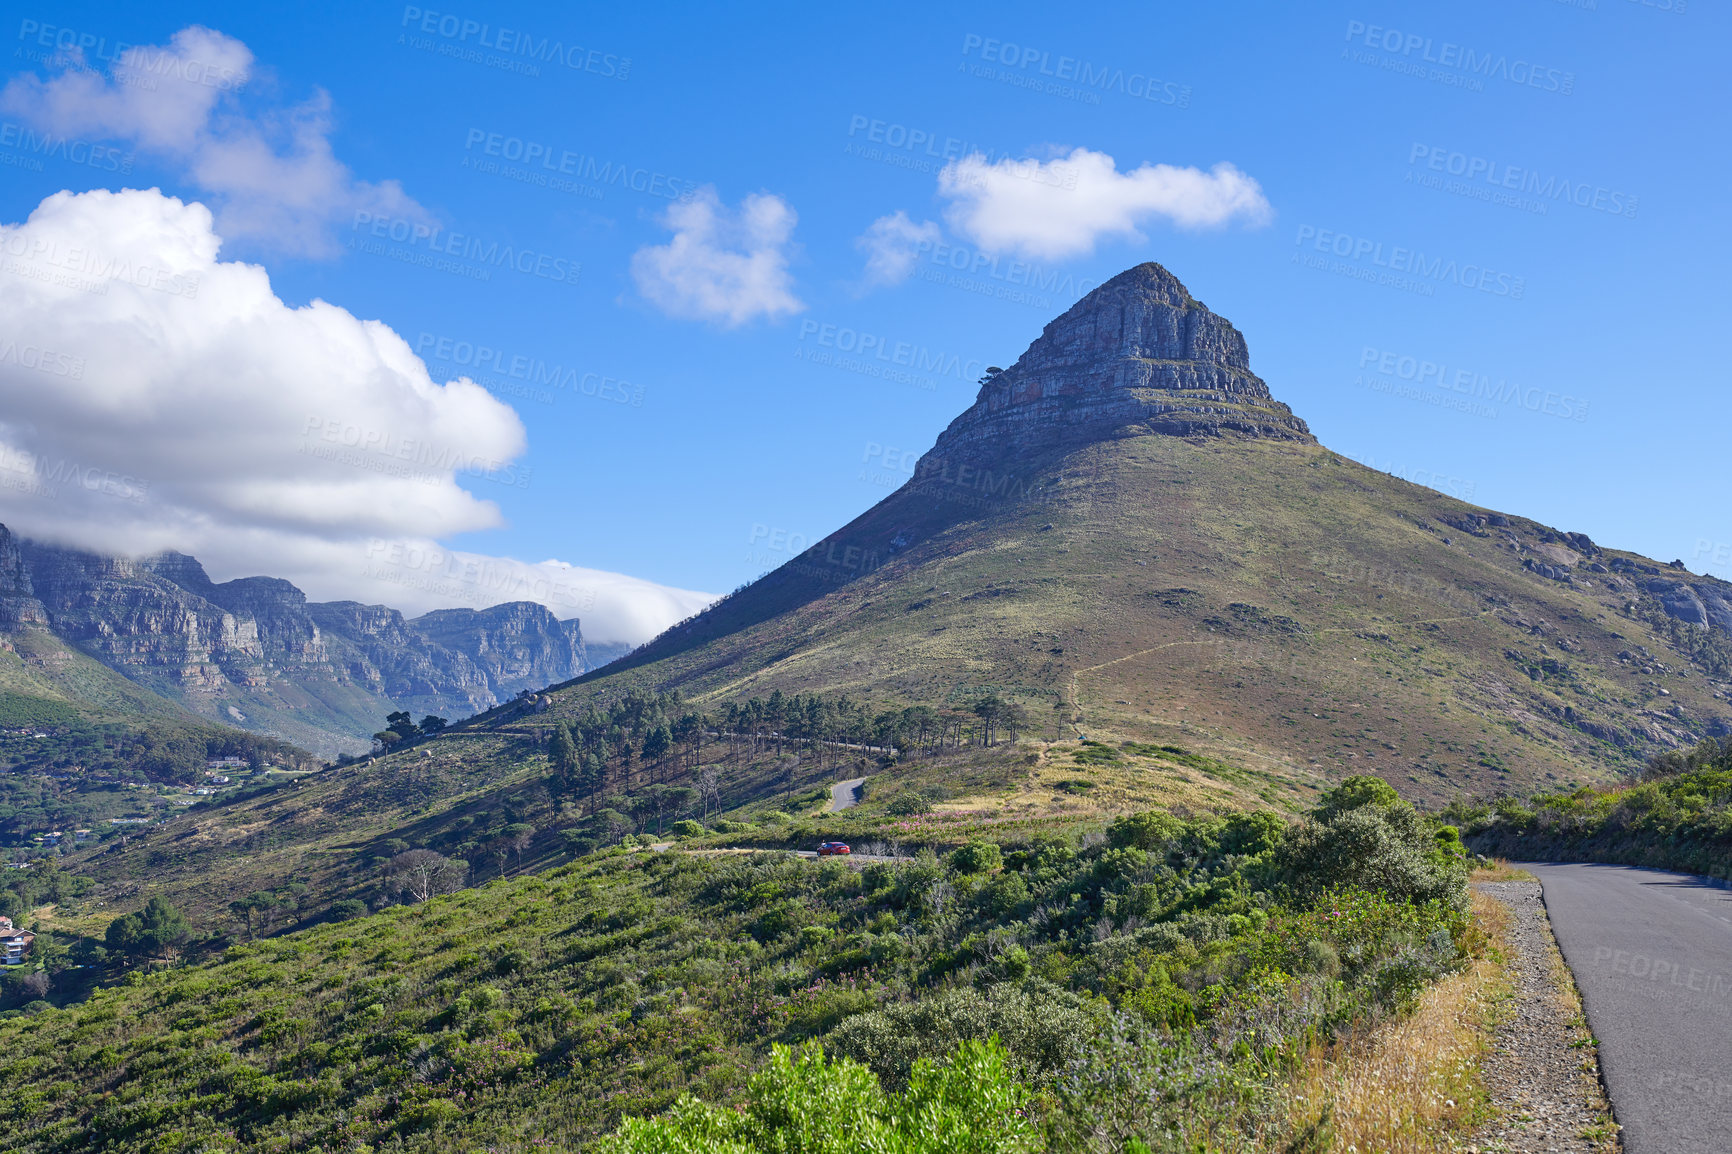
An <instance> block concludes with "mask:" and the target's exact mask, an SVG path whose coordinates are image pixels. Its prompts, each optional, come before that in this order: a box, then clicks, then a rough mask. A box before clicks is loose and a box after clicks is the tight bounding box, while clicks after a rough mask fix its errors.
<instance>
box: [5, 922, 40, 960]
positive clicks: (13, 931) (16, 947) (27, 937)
mask: <svg viewBox="0 0 1732 1154" xmlns="http://www.w3.org/2000/svg"><path fill="white" fill-rule="evenodd" d="M35 940H36V935H35V934H33V933H31V932H30V931H29V930H21V929H18V928H16V927H14V926H13V924H12V919H11V918H6V917H0V963H4V964H6V965H8V966H18V965H23V964H24V957H25V955H26V954H28V953H29V952H30V943H31V942H34V941H35Z"/></svg>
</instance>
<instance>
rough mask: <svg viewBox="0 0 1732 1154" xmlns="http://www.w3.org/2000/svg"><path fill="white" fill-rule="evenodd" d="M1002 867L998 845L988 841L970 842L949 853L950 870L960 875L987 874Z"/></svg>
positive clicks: (1002, 860) (1002, 859) (1001, 856)
mask: <svg viewBox="0 0 1732 1154" xmlns="http://www.w3.org/2000/svg"><path fill="white" fill-rule="evenodd" d="M1003 866H1004V857H1003V855H1002V854H1000V853H999V849H998V845H997V844H996V843H994V842H990V841H979V840H975V841H971V842H969V843H968V844H967V845H963V846H958V847H957V848H956V849H954V850H952V851H950V868H952V869H954V870H955V871H956V872H957V873H961V874H989V873H993V872H994V871H996V870H999V869H1002V868H1003Z"/></svg>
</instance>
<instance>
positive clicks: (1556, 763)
mask: <svg viewBox="0 0 1732 1154" xmlns="http://www.w3.org/2000/svg"><path fill="white" fill-rule="evenodd" d="M1163 345H1168V346H1172V347H1170V348H1169V347H1153V348H1151V347H1150V346H1163ZM1154 354H1160V355H1154ZM1223 366H1224V367H1223ZM1139 382H1140V383H1139ZM1284 414H1285V408H1284V407H1283V406H1280V405H1279V403H1278V402H1274V401H1273V400H1272V399H1271V398H1269V397H1268V396H1267V391H1266V389H1264V388H1263V386H1262V383H1261V382H1260V381H1258V380H1257V379H1256V378H1255V377H1254V376H1251V375H1250V373H1249V370H1248V367H1245V361H1244V358H1243V341H1242V339H1239V338H1238V335H1237V333H1236V332H1235V331H1233V330H1232V329H1231V326H1230V325H1227V324H1226V322H1224V321H1222V320H1221V319H1220V318H1218V317H1215V316H1214V315H1213V314H1212V313H1208V311H1207V310H1206V309H1204V308H1203V306H1202V305H1201V304H1200V303H1199V302H1196V301H1195V300H1194V299H1192V298H1191V297H1190V296H1189V294H1188V293H1186V292H1185V291H1184V289H1183V287H1182V286H1180V285H1179V284H1178V282H1177V281H1176V280H1174V279H1173V278H1172V277H1171V275H1170V274H1168V273H1166V272H1165V270H1162V269H1160V268H1159V267H1158V266H1154V265H1144V266H1140V267H1139V268H1137V269H1133V270H1130V271H1129V272H1127V273H1125V274H1123V275H1122V276H1120V277H1118V278H1115V280H1113V281H1111V282H1108V284H1107V285H1105V286H1102V288H1101V289H1099V290H1097V291H1096V292H1095V293H1093V294H1091V295H1090V296H1089V297H1088V298H1085V299H1084V300H1083V301H1082V302H1080V303H1079V304H1078V305H1076V306H1075V307H1074V308H1073V309H1072V310H1071V311H1070V313H1067V314H1066V315H1065V316H1064V317H1061V318H1060V319H1059V320H1058V321H1055V322H1053V324H1052V325H1050V326H1048V329H1047V332H1046V334H1045V335H1043V337H1042V338H1041V340H1039V341H1037V342H1036V343H1035V345H1034V346H1031V348H1030V350H1029V352H1028V353H1026V354H1025V355H1024V358H1023V360H1022V361H1019V362H1018V364H1017V366H1015V367H1013V368H1012V369H1011V370H1009V371H1008V372H1005V373H1003V374H1002V375H1000V376H998V377H997V378H995V379H993V380H990V381H988V382H987V383H986V384H984V386H983V388H982V390H981V397H980V400H979V401H978V402H977V403H976V405H975V407H974V408H973V409H971V410H969V412H967V413H965V414H964V415H963V416H962V417H959V418H958V419H957V421H956V422H955V423H954V424H953V425H952V426H951V428H950V429H949V430H947V431H946V433H945V434H944V435H943V436H942V437H941V438H940V439H939V443H938V445H937V446H936V447H935V448H934V449H933V450H932V452H931V453H929V454H928V455H927V456H926V457H925V458H924V459H923V460H922V462H921V464H920V466H919V468H918V469H917V470H916V473H915V476H914V478H913V479H912V480H910V481H909V482H908V483H907V484H906V485H904V486H903V488H902V489H900V490H898V491H897V492H896V493H894V494H892V495H891V496H889V497H887V498H886V499H885V500H883V501H882V502H880V503H879V504H878V505H877V506H875V507H874V508H872V509H871V510H869V511H867V512H866V513H865V514H863V515H862V516H860V517H859V518H857V519H856V520H854V521H853V522H851V523H850V524H848V525H847V526H845V527H844V528H842V529H840V530H838V531H837V532H836V533H834V534H832V535H831V536H830V537H828V538H827V539H825V540H824V541H822V542H820V543H819V544H818V545H816V546H814V547H813V548H811V549H810V550H808V551H807V552H806V553H804V554H802V555H800V556H799V557H796V558H794V559H792V560H790V561H789V562H787V563H786V564H785V565H783V566H782V567H781V568H780V569H778V570H776V571H775V572H773V573H770V574H768V575H766V576H765V577H763V578H761V579H760V580H759V581H757V582H755V583H753V584H752V585H750V586H748V587H746V588H745V589H743V590H741V591H739V592H738V593H736V594H734V595H733V596H731V597H729V598H727V599H726V600H724V601H722V602H721V603H719V604H718V605H716V606H714V607H712V608H711V609H710V610H708V611H706V612H705V613H704V614H702V615H700V616H699V617H697V618H695V619H693V620H691V621H689V622H686V623H684V624H682V625H680V626H678V627H676V628H674V629H672V630H669V631H668V632H667V633H665V634H663V635H662V636H661V637H659V638H657V639H656V640H655V641H654V642H652V643H651V644H650V645H648V646H645V647H644V648H643V649H641V650H639V651H638V652H637V653H635V654H633V655H632V656H631V657H630V658H628V659H626V660H624V661H622V662H618V663H616V664H615V665H613V666H610V667H609V668H608V669H606V670H603V671H599V672H597V673H596V674H592V675H589V676H586V677H584V678H580V679H579V680H578V681H576V682H574V683H571V684H570V685H569V686H568V687H566V688H565V689H564V690H563V692H562V693H561V694H559V695H558V697H559V704H558V706H557V716H570V715H572V714H573V713H574V712H575V711H577V710H579V709H581V708H583V707H584V705H585V703H586V702H587V701H588V700H590V699H592V698H598V697H599V698H606V697H607V696H608V695H610V694H617V693H619V692H621V691H622V687H624V686H626V685H639V686H644V687H653V688H658V689H666V688H678V689H680V690H682V691H683V692H685V693H686V694H687V695H688V696H689V697H693V698H695V699H697V700H698V701H699V702H721V701H724V700H728V699H731V698H735V697H739V696H744V695H750V694H767V693H769V692H771V691H773V690H776V689H780V690H783V691H784V692H793V691H796V690H818V689H822V690H826V691H831V692H838V691H844V692H847V693H849V694H851V695H854V696H857V697H864V698H867V699H869V700H872V701H874V702H879V703H895V704H921V703H925V704H937V703H941V702H950V703H962V704H966V703H968V702H970V701H971V700H974V699H976V698H978V697H979V696H980V695H982V694H985V693H988V692H995V693H998V694H1001V695H1008V696H1010V697H1012V698H1014V699H1016V700H1018V701H1020V702H1022V703H1024V704H1026V705H1027V706H1028V707H1030V708H1031V710H1032V711H1033V713H1034V715H1035V716H1036V718H1037V719H1041V720H1043V721H1044V730H1045V734H1046V736H1048V737H1049V738H1058V737H1061V736H1076V735H1079V734H1087V735H1089V736H1110V737H1115V738H1134V739H1138V740H1160V741H1166V740H1180V741H1182V742H1183V743H1184V744H1186V745H1196V746H1199V747H1202V748H1205V749H1209V750H1211V751H1214V752H1218V753H1221V754H1223V755H1228V756H1230V757H1231V758H1232V759H1234V760H1238V761H1241V762H1243V763H1246V764H1249V765H1253V766H1256V767H1258V768H1263V769H1267V770H1272V771H1281V772H1298V771H1303V770H1306V769H1310V768H1316V769H1317V770H1319V771H1322V772H1325V773H1340V772H1345V771H1370V772H1375V773H1378V774H1381V775H1383V776H1385V777H1387V778H1388V779H1389V780H1391V781H1392V782H1394V783H1395V784H1397V785H1398V786H1399V787H1400V788H1401V789H1402V790H1403V791H1404V792H1406V793H1408V794H1409V795H1410V796H1413V797H1416V798H1422V799H1423V798H1439V797H1443V796H1447V795H1449V794H1450V793H1452V792H1453V791H1455V790H1457V789H1462V788H1476V789H1483V788H1487V787H1496V786H1500V785H1502V784H1505V783H1508V784H1510V785H1520V786H1528V785H1534V784H1543V783H1546V782H1551V781H1558V782H1568V781H1575V780H1585V779H1587V778H1591V777H1594V776H1600V775H1605V774H1609V773H1618V772H1624V771H1627V770H1629V769H1632V768H1634V767H1637V766H1639V765H1640V764H1641V763H1642V762H1643V761H1644V760H1645V759H1646V758H1647V757H1648V756H1649V755H1651V754H1652V753H1654V752H1656V751H1658V750H1661V749H1665V748H1669V747H1672V746H1676V745H1679V744H1684V743H1687V742H1689V741H1691V740H1694V739H1695V738H1696V737H1698V736H1700V735H1702V734H1705V733H1711V732H1715V731H1717V730H1719V729H1723V728H1725V727H1726V726H1727V724H1728V723H1727V721H1726V718H1727V717H1728V715H1729V713H1732V710H1729V709H1728V706H1727V704H1726V701H1727V691H1728V688H1729V687H1732V607H1729V602H1728V600H1727V599H1728V598H1732V586H1726V585H1725V584H1724V583H1721V582H1716V581H1713V580H1710V579H1706V578H1693V577H1691V575H1689V574H1687V573H1684V572H1682V571H1681V569H1677V568H1672V567H1668V566H1662V565H1660V564H1658V563H1656V562H1653V561H1651V560H1649V559H1647V558H1642V557H1638V556H1635V555H1633V554H1628V553H1624V552H1620V551H1616V550H1610V549H1602V548H1600V547H1598V546H1596V545H1594V544H1593V543H1592V542H1591V541H1588V540H1587V539H1586V538H1585V537H1583V536H1581V535H1580V534H1566V533H1564V532H1561V531H1559V530H1556V529H1553V528H1550V527H1548V526H1544V525H1540V524H1538V523H1536V522H1533V521H1530V520H1526V519H1524V518H1520V517H1514V516H1502V515H1499V514H1496V513H1492V512H1490V511H1489V510H1484V509H1480V508H1477V507H1474V506H1470V505H1468V504H1465V503H1463V502H1461V501H1458V500H1455V499H1454V498H1451V497H1447V496H1444V495H1442V494H1439V493H1437V492H1434V491H1432V490H1429V489H1425V488H1422V487H1420V486H1417V485H1413V484H1411V483H1408V482H1406V481H1403V480H1400V479H1397V478H1394V477H1391V476H1388V475H1386V474H1382V473H1378V472H1376V471H1374V470H1372V469H1369V468H1366V467H1364V466H1362V465H1359V464H1356V463H1355V462H1352V461H1350V460H1347V459H1345V458H1342V457H1340V456H1338V455H1336V454H1334V453H1332V452H1330V451H1329V450H1328V449H1326V448H1324V447H1322V446H1320V445H1318V444H1316V443H1315V441H1313V440H1312V439H1311V438H1310V436H1309V434H1308V433H1307V432H1306V431H1305V430H1304V426H1303V424H1302V422H1298V421H1297V420H1295V419H1293V418H1291V417H1290V416H1284ZM1717 598H1718V600H1716V599H1717ZM1704 606H1706V607H1707V608H1706V613H1704V612H1703V608H1704ZM1716 606H1718V608H1716ZM1716 614H1718V616H1716ZM1693 617H1694V619H1692V618H1693Z"/></svg>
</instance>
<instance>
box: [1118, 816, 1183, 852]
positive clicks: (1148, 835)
mask: <svg viewBox="0 0 1732 1154" xmlns="http://www.w3.org/2000/svg"><path fill="white" fill-rule="evenodd" d="M1184 833H1185V823H1184V822H1182V821H1180V820H1179V819H1178V818H1176V817H1174V816H1173V815H1172V814H1170V813H1161V812H1159V811H1149V812H1145V813H1127V814H1125V815H1123V816H1121V817H1117V818H1114V819H1113V822H1112V824H1111V825H1109V826H1107V843H1108V844H1109V845H1112V846H1116V847H1119V848H1132V849H1140V850H1148V851H1151V852H1153V851H1158V850H1164V849H1165V848H1166V847H1167V846H1168V845H1169V844H1171V843H1173V842H1176V841H1178V840H1179V838H1180V837H1182V836H1184Z"/></svg>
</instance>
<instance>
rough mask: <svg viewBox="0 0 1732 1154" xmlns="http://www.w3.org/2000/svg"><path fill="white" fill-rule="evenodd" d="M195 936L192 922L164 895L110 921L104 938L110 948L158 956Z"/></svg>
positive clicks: (129, 952)
mask: <svg viewBox="0 0 1732 1154" xmlns="http://www.w3.org/2000/svg"><path fill="white" fill-rule="evenodd" d="M191 936H192V924H191V923H190V922H188V921H187V920H186V915H184V914H182V913H181V912H180V911H179V910H177V909H175V908H174V906H172V905H170V904H169V902H168V900H167V899H166V898H164V897H162V896H161V895H158V896H156V897H153V898H151V899H150V900H149V901H148V902H146V903H144V908H143V909H142V910H139V911H138V912H137V913H132V914H126V915H124V916H122V917H118V918H115V919H114V920H113V921H112V922H109V923H108V931H107V932H106V933H105V934H104V935H103V940H104V941H105V942H106V943H107V945H108V948H109V949H110V950H112V951H113V952H115V953H117V954H123V955H126V956H128V957H144V958H155V957H160V956H162V955H163V954H166V953H168V952H170V951H172V950H173V949H175V947H177V946H179V945H180V944H181V943H182V942H184V941H186V940H187V938H189V937H191Z"/></svg>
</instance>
